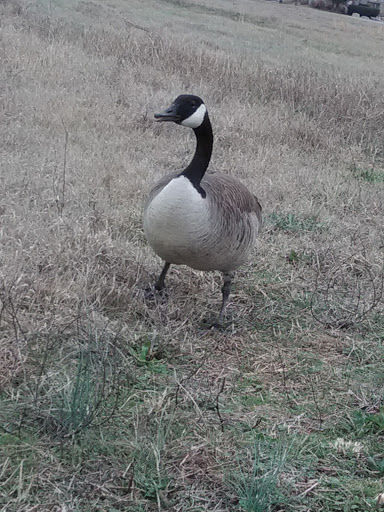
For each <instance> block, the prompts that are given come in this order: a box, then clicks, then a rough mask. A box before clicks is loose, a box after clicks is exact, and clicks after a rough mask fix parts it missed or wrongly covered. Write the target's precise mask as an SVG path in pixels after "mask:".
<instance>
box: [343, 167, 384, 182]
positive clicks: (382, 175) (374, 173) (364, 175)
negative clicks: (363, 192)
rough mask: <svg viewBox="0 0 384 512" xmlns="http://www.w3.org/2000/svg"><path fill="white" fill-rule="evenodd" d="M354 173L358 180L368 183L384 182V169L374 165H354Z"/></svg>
mask: <svg viewBox="0 0 384 512" xmlns="http://www.w3.org/2000/svg"><path fill="white" fill-rule="evenodd" d="M351 170H352V174H353V176H354V177H355V178H356V179H357V180H362V181H367V182H368V183H384V171H383V170H380V169H375V168H374V167H369V168H368V167H359V166H357V165H356V164H353V165H352V168H351Z"/></svg>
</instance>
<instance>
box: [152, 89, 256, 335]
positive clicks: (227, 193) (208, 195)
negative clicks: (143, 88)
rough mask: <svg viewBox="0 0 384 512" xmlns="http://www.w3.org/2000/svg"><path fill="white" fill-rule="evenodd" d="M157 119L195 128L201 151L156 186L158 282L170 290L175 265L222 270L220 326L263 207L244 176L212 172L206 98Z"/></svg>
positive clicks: (180, 100)
mask: <svg viewBox="0 0 384 512" xmlns="http://www.w3.org/2000/svg"><path fill="white" fill-rule="evenodd" d="M155 119H156V120H157V121H173V122H174V123H176V124H180V125H182V126H187V127H189V128H192V129H193V131H194V132H195V135H196V143H197V144H196V151H195V154H194V156H193V159H192V161H191V163H190V164H189V165H188V167H187V168H186V169H184V171H181V172H180V171H177V172H173V173H172V174H168V175H167V176H164V177H163V178H162V179H161V180H160V181H159V182H158V183H156V185H155V186H154V187H153V189H152V190H151V192H150V194H149V197H148V200H147V203H146V206H145V209H144V232H145V235H146V237H147V240H148V242H149V244H150V246H151V247H152V249H153V250H154V251H155V253H156V254H157V255H158V256H160V258H162V259H163V260H164V261H165V265H164V268H163V270H162V272H161V274H160V276H159V278H158V280H157V281H156V283H155V289H156V290H162V289H163V288H164V280H165V276H166V274H167V272H168V270H169V267H170V265H171V264H175V265H188V266H189V267H191V268H194V269H196V270H220V271H221V272H222V273H223V275H224V284H223V287H222V294H223V301H222V305H221V309H220V313H219V316H218V318H217V320H216V322H215V323H214V324H213V325H214V326H220V325H221V324H222V321H223V317H224V312H225V308H226V305H227V302H228V297H229V294H230V290H231V282H232V279H233V277H234V270H235V269H237V268H238V267H239V266H240V265H242V264H243V263H245V261H246V260H247V259H248V256H249V255H250V252H251V249H252V248H253V246H254V244H255V241H256V238H257V235H258V233H259V230H260V227H261V206H260V203H259V202H258V200H257V198H256V197H255V196H254V195H253V194H252V193H251V192H250V191H249V190H248V189H247V188H246V187H245V185H243V184H242V183H240V182H239V181H238V180H236V179H235V178H232V176H228V175H227V174H223V173H219V172H210V173H207V174H206V170H207V167H208V164H209V161H210V159H211V154H212V146H213V132H212V126H211V122H210V120H209V117H208V112H207V108H206V106H205V104H204V102H203V100H202V99H201V98H199V97H198V96H193V95H189V94H182V95H181V96H178V97H177V98H176V99H175V101H174V102H173V103H172V105H171V106H170V107H169V108H167V109H166V110H164V111H163V112H161V113H160V114H155Z"/></svg>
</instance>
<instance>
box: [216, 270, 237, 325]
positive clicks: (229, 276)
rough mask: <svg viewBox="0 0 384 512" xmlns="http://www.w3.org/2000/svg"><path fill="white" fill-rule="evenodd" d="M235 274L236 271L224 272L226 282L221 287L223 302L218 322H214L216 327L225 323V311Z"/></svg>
mask: <svg viewBox="0 0 384 512" xmlns="http://www.w3.org/2000/svg"><path fill="white" fill-rule="evenodd" d="M234 276H235V273H234V272H223V277H224V284H223V287H222V289H221V291H222V293H223V302H222V303H221V309H220V313H219V316H218V317H217V320H216V322H215V323H214V324H213V326H214V327H220V326H221V325H222V323H223V318H224V313H225V309H226V307H227V303H228V299H229V294H230V293H231V284H232V279H233V278H234Z"/></svg>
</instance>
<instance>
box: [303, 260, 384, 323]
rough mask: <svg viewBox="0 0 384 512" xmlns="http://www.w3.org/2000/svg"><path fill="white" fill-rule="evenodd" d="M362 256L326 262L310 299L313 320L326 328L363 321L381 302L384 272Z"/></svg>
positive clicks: (320, 270)
mask: <svg viewBox="0 0 384 512" xmlns="http://www.w3.org/2000/svg"><path fill="white" fill-rule="evenodd" d="M374 267H375V266H373V265H372V264H370V263H369V262H368V261H367V260H366V259H365V258H364V257H363V256H362V255H361V254H358V255H353V256H349V257H347V258H344V259H343V258H342V259H341V260H339V261H329V262H327V261H326V260H325V261H324V262H323V264H322V266H321V268H319V270H318V274H317V280H316V287H315V292H314V293H313V294H312V298H311V312H312V315H313V317H314V318H315V319H316V320H317V321H318V322H321V323H322V324H324V325H326V326H327V327H336V328H339V329H343V328H348V327H352V326H354V325H356V324H357V323H359V322H362V321H363V320H364V319H365V318H366V317H367V315H369V314H370V313H371V312H372V311H373V310H374V309H375V308H376V307H377V306H378V305H379V304H380V303H381V302H382V297H383V284H384V273H383V271H382V270H381V269H379V271H377V268H374Z"/></svg>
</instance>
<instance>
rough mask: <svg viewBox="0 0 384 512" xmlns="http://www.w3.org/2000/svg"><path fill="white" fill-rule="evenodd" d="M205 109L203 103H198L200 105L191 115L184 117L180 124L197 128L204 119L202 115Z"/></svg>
mask: <svg viewBox="0 0 384 512" xmlns="http://www.w3.org/2000/svg"><path fill="white" fill-rule="evenodd" d="M206 111H207V108H206V106H205V105H204V103H202V104H201V105H200V107H199V108H198V109H197V110H196V112H194V113H193V114H192V115H191V116H189V117H187V119H184V121H182V122H181V123H180V124H181V125H183V126H187V127H188V128H198V127H199V126H200V125H201V124H202V122H203V121H204V116H205V113H206Z"/></svg>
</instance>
